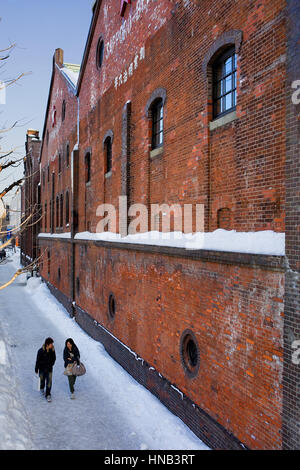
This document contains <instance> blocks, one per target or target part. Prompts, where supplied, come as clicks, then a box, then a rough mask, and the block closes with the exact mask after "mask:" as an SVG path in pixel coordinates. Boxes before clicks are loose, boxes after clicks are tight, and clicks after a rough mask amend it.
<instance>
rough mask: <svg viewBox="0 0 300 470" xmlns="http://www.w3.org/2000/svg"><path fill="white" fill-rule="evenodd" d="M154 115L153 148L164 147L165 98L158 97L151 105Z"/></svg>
mask: <svg viewBox="0 0 300 470" xmlns="http://www.w3.org/2000/svg"><path fill="white" fill-rule="evenodd" d="M150 110H151V115H152V141H151V148H152V150H154V149H156V148H158V147H162V146H163V143H164V106H163V100H162V99H161V98H157V99H156V100H155V101H154V102H153V104H152V105H151V108H150Z"/></svg>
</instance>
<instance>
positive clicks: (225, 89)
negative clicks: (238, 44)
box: [213, 48, 237, 118]
mask: <svg viewBox="0 0 300 470" xmlns="http://www.w3.org/2000/svg"><path fill="white" fill-rule="evenodd" d="M236 70H237V55H236V54H235V50H234V48H230V49H229V50H227V51H226V52H225V53H223V54H222V55H221V56H220V57H218V59H217V60H216V61H215V63H214V64H213V105H214V109H213V116H214V118H217V117H220V116H222V115H223V114H226V113H228V112H230V111H233V110H234V109H235V107H236Z"/></svg>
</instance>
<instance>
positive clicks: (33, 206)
mask: <svg viewBox="0 0 300 470" xmlns="http://www.w3.org/2000/svg"><path fill="white" fill-rule="evenodd" d="M40 149H41V140H40V138H39V131H36V130H33V129H29V130H28V131H27V135H26V143H25V151H26V157H25V161H24V182H23V184H22V186H21V222H22V223H23V222H25V221H28V223H27V227H26V229H25V230H22V231H21V236H20V240H19V243H20V250H21V262H22V264H23V265H27V264H29V263H31V262H32V261H33V260H35V259H36V258H37V257H38V254H39V247H38V240H37V235H38V233H39V231H40V218H41V193H40V163H39V159H40ZM22 229H23V227H22Z"/></svg>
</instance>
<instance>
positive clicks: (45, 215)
mask: <svg viewBox="0 0 300 470" xmlns="http://www.w3.org/2000/svg"><path fill="white" fill-rule="evenodd" d="M44 228H45V232H47V202H45V214H44Z"/></svg>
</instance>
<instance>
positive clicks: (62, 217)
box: [60, 194, 64, 227]
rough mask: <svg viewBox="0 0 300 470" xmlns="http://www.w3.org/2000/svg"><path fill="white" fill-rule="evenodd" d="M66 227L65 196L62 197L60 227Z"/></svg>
mask: <svg viewBox="0 0 300 470" xmlns="http://www.w3.org/2000/svg"><path fill="white" fill-rule="evenodd" d="M63 226H64V195H63V194H61V195H60V227H63Z"/></svg>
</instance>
